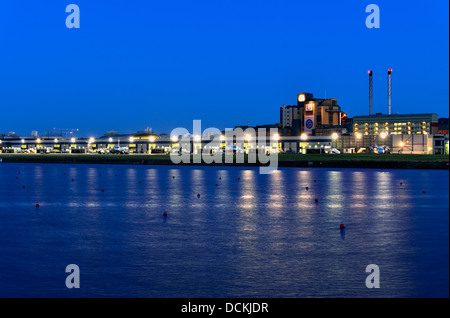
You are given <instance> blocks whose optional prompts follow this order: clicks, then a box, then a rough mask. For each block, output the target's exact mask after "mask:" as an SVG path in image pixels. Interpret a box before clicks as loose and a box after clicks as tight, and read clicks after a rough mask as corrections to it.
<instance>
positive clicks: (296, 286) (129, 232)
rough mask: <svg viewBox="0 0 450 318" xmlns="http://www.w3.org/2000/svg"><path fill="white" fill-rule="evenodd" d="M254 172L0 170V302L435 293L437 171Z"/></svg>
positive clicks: (445, 178)
mask: <svg viewBox="0 0 450 318" xmlns="http://www.w3.org/2000/svg"><path fill="white" fill-rule="evenodd" d="M258 172H259V170H258V169H257V168H255V169H253V168H244V167H231V168H223V167H178V166H173V167H166V166H123V165H64V164H57V165H53V164H5V163H3V164H0V297H448V296H449V212H448V209H449V172H448V171H425V170H389V171H382V170H370V169H363V170H357V169H324V168H320V169H313V168H311V169H300V168H298V169H297V168H286V169H280V170H279V171H277V172H276V173H275V174H273V175H260V174H259V173H258ZM173 176H175V178H173ZM16 177H17V179H16ZM219 178H221V179H219ZM238 178H240V180H238ZM72 179H74V181H72ZM314 180H317V181H316V182H314ZM139 181H141V182H139ZM400 182H402V183H403V185H400ZM216 184H217V186H216ZM23 186H25V188H23ZM306 187H309V189H308V190H306ZM102 189H104V192H102ZM423 190H425V191H426V193H423V192H422V191H423ZM197 193H200V195H201V196H200V198H197ZM315 198H318V199H319V202H317V203H316V202H315V200H314V199H315ZM36 203H39V204H40V207H38V208H36V207H35V204H36ZM163 212H167V214H168V215H167V216H166V217H165V216H163ZM341 223H344V224H345V225H346V229H345V230H344V231H342V230H340V229H339V224H341ZM68 264H77V265H78V266H79V268H80V273H81V275H80V278H81V288H80V289H67V288H66V286H65V279H66V277H67V275H68V273H66V272H65V268H66V266H67V265H68ZM369 264H377V265H378V266H379V268H380V273H381V275H380V281H381V288H380V289H368V288H366V286H365V280H366V277H367V275H368V273H366V272H365V268H366V266H367V265H369Z"/></svg>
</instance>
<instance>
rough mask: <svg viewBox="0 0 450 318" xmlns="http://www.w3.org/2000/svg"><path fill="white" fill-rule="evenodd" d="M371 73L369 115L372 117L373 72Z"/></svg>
mask: <svg viewBox="0 0 450 318" xmlns="http://www.w3.org/2000/svg"><path fill="white" fill-rule="evenodd" d="M367 73H369V115H372V110H373V108H372V96H373V94H372V92H373V90H372V71H367Z"/></svg>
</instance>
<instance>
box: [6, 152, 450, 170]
mask: <svg viewBox="0 0 450 318" xmlns="http://www.w3.org/2000/svg"><path fill="white" fill-rule="evenodd" d="M0 158H2V159H3V162H5V163H6V162H30V163H31V162H33V163H90V164H102V163H103V164H147V165H151V164H153V165H170V164H173V163H172V161H171V160H170V156H169V155H148V154H129V155H99V154H0ZM191 162H192V160H191ZM222 162H224V160H223V161H222ZM234 162H236V160H234ZM202 164H205V163H202ZM231 165H259V164H249V163H248V160H247V156H245V160H244V163H243V164H236V163H233V164H231ZM278 166H280V167H346V168H351V167H354V168H358V167H360V168H415V169H448V167H449V156H448V155H408V154H403V155H398V154H339V155H335V154H333V155H330V154H307V155H301V154H281V155H279V156H278Z"/></svg>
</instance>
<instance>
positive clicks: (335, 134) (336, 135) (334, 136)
mask: <svg viewBox="0 0 450 318" xmlns="http://www.w3.org/2000/svg"><path fill="white" fill-rule="evenodd" d="M338 137H339V136H338V134H337V133H333V134H332V135H331V138H333V139H337V138H338Z"/></svg>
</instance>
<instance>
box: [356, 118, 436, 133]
mask: <svg viewBox="0 0 450 318" xmlns="http://www.w3.org/2000/svg"><path fill="white" fill-rule="evenodd" d="M382 132H384V133H386V134H388V135H416V134H424V135H427V134H428V135H434V134H436V133H437V132H438V115H437V114H434V113H427V114H405V115H403V114H402V115H399V114H394V115H386V114H376V115H369V116H354V117H353V133H354V134H356V133H360V134H362V135H379V134H381V133H382Z"/></svg>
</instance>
